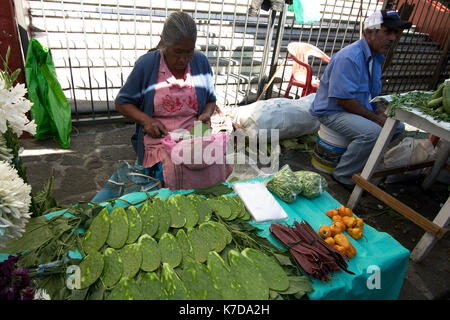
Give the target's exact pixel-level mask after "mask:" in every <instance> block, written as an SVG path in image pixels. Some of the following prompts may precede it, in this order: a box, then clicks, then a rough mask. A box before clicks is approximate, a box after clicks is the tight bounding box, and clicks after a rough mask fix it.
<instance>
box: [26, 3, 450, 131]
mask: <svg viewBox="0 0 450 320" xmlns="http://www.w3.org/2000/svg"><path fill="white" fill-rule="evenodd" d="M405 2H406V4H405ZM320 3H321V10H320V16H321V18H320V20H319V21H317V22H314V23H308V24H299V23H298V22H297V20H296V17H295V15H294V12H292V11H290V10H289V9H288V5H285V9H284V10H283V11H282V12H278V11H275V10H272V9H267V10H266V9H263V8H261V9H260V10H258V11H257V12H258V13H257V15H256V16H249V7H250V6H251V5H252V4H254V3H253V2H252V0H224V1H218V0H195V1H183V0H164V1H162V0H161V1H151V0H134V1H130V0H127V1H124V0H102V1H98V0H97V1H93V0H87V1H83V0H80V1H75V0H72V1H64V0H28V1H26V2H24V7H25V8H26V10H25V12H24V13H23V14H24V15H25V16H26V18H27V19H28V22H29V23H28V35H29V37H30V38H36V39H37V40H39V42H41V44H43V45H44V46H47V47H48V48H49V49H50V50H51V53H52V57H53V60H54V64H55V68H56V72H57V76H58V80H59V81H60V84H61V86H62V88H63V91H64V93H65V95H66V97H67V99H68V101H69V103H70V105H71V108H72V119H73V121H74V122H81V121H84V122H85V121H92V120H94V121H102V120H114V119H121V118H122V117H121V116H120V115H118V114H117V113H116V112H115V111H114V98H115V95H116V94H117V93H118V91H119V89H120V88H121V86H122V85H123V83H124V81H125V80H126V78H127V76H128V75H129V73H130V72H131V70H132V67H133V65H134V62H135V61H136V59H137V58H138V57H139V56H141V55H142V54H144V53H146V52H147V51H148V50H149V49H151V48H153V47H155V46H156V44H157V43H158V41H159V35H160V33H161V30H162V26H163V22H164V20H165V18H166V17H167V16H168V15H169V14H170V13H171V12H172V11H174V10H180V9H181V10H183V11H186V12H188V13H190V14H191V15H192V17H193V18H194V19H195V20H196V22H197V26H198V40H197V47H198V49H199V50H201V51H202V52H204V53H205V54H206V56H207V57H208V59H209V61H210V63H211V66H212V68H213V72H214V75H215V90H216V94H217V96H218V104H219V105H227V106H229V105H238V104H247V103H251V102H253V101H255V99H256V97H258V95H259V94H260V93H261V91H262V88H263V86H264V85H265V84H266V83H267V82H268V80H269V79H271V78H272V77H273V78H274V81H273V82H272V85H271V87H270V88H269V90H267V92H266V94H265V97H264V98H270V97H280V96H283V95H284V92H285V90H286V87H287V83H288V81H289V78H290V76H291V73H292V60H291V59H289V57H288V54H287V50H286V48H287V45H288V43H290V42H293V41H301V42H308V43H311V44H313V45H315V46H317V47H318V48H320V49H322V50H323V51H324V52H325V53H327V54H328V55H329V56H331V55H333V54H334V53H336V52H338V51H339V50H340V49H341V48H343V47H344V46H346V45H348V44H350V43H352V42H354V41H356V40H358V39H359V38H360V37H361V32H362V27H361V23H362V22H363V21H364V19H365V18H366V17H367V15H369V14H370V13H371V12H373V11H374V10H376V9H380V8H395V9H399V8H402V11H403V15H405V16H408V18H409V20H410V21H414V22H413V23H414V25H413V28H411V29H410V30H407V31H405V32H404V33H403V36H402V37H401V38H400V40H399V41H398V43H397V44H396V47H395V50H392V53H393V54H392V55H391V54H388V56H387V59H386V63H385V68H384V69H385V70H384V76H383V91H384V92H383V93H393V92H399V91H409V90H427V89H430V88H434V87H435V86H436V85H437V83H438V82H440V81H441V80H442V79H444V78H448V77H449V70H448V67H447V61H448V51H449V48H448V46H449V44H448V42H449V41H448V30H449V29H450V25H449V23H450V21H449V16H450V14H449V10H448V9H447V8H445V7H442V6H439V5H437V3H436V1H428V0H419V1H414V0H413V1H412V2H411V1H402V0H396V1H386V0H385V1H384V2H383V1H380V0H376V1H375V0H373V1H371V0H362V1H355V0H347V1H343V0H341V1H339V0H320ZM283 61H284V65H283V66H282V67H281V69H279V68H277V70H278V72H277V73H276V74H275V72H274V71H275V67H277V66H279V65H280V64H281V63H282V62H283ZM311 65H312V68H313V72H314V75H315V76H317V77H320V76H321V74H322V73H323V71H324V69H325V64H324V63H323V62H322V61H321V60H320V59H315V60H314V59H313V60H312V61H311ZM299 93H300V92H299V90H298V89H296V88H293V89H291V92H290V96H291V97H295V96H297V95H298V94H299Z"/></svg>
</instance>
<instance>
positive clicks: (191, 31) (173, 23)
mask: <svg viewBox="0 0 450 320" xmlns="http://www.w3.org/2000/svg"><path fill="white" fill-rule="evenodd" d="M161 39H162V41H164V44H165V45H166V46H171V45H173V44H174V43H176V42H178V41H180V40H183V39H192V40H194V42H196V41H197V25H196V24H195V21H194V19H192V17H191V16H190V15H189V14H187V13H185V12H183V11H175V12H172V13H171V14H170V15H169V16H168V17H167V19H166V21H165V22H164V27H163V31H162V34H161Z"/></svg>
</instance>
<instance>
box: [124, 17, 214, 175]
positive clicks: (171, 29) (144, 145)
mask: <svg viewBox="0 0 450 320" xmlns="http://www.w3.org/2000/svg"><path fill="white" fill-rule="evenodd" d="M196 40H197V28H196V24H195V21H194V20H193V19H192V17H191V16H189V15H188V14H186V13H184V12H173V13H172V14H171V15H170V16H169V17H168V18H167V20H166V21H165V23H164V28H163V31H162V34H161V40H160V42H159V44H158V48H157V49H156V50H150V51H149V52H148V53H146V54H144V55H143V56H141V57H140V58H139V59H138V60H137V61H136V64H135V66H134V68H133V70H132V72H131V74H130V75H129V77H128V79H127V81H126V83H125V85H124V86H123V87H122V88H121V90H120V92H119V94H118V95H117V98H116V100H115V105H116V110H117V111H118V112H120V113H121V114H123V115H124V116H125V117H127V118H128V119H130V120H132V121H134V122H136V131H135V133H134V135H133V136H132V138H131V142H132V145H133V147H134V149H135V151H136V153H137V158H138V164H139V165H142V166H143V167H144V168H147V170H148V169H150V170H148V171H150V172H149V173H150V174H152V175H153V176H156V177H157V178H158V179H160V180H164V178H165V177H163V169H167V168H168V166H169V161H168V160H167V153H165V151H164V147H163V146H162V144H161V138H162V137H164V136H165V135H167V134H168V132H172V131H174V130H175V129H186V130H190V129H191V128H192V127H193V125H194V121H202V122H204V123H207V124H210V117H211V115H212V114H213V112H214V111H215V110H216V95H215V93H214V85H213V78H212V70H211V66H210V64H209V61H208V59H207V58H206V56H205V55H204V54H202V53H201V52H199V51H196V50H195V43H196ZM163 165H165V167H166V168H163ZM148 171H147V172H148ZM166 171H169V170H166ZM167 174H168V173H167V172H166V173H164V176H166V175H167Z"/></svg>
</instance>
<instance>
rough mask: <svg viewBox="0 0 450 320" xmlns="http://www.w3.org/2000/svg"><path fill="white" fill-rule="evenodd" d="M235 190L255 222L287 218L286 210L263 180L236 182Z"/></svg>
mask: <svg viewBox="0 0 450 320" xmlns="http://www.w3.org/2000/svg"><path fill="white" fill-rule="evenodd" d="M233 190H234V192H236V193H237V194H238V195H239V197H240V198H241V200H242V201H243V202H244V204H245V206H246V208H247V210H248V211H249V212H250V214H251V215H252V217H253V219H254V221H255V222H258V223H259V222H266V221H272V220H285V219H287V218H288V216H287V214H286V212H285V211H284V209H283V208H282V207H281V205H280V204H279V203H278V201H277V200H276V199H275V197H274V196H273V195H272V194H271V193H270V191H269V190H267V187H266V185H265V184H264V183H262V182H236V183H234V184H233Z"/></svg>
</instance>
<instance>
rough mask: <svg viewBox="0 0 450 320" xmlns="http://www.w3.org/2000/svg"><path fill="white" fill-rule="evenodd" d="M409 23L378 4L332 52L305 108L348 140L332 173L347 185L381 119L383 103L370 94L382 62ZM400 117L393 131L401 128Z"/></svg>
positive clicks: (350, 184)
mask: <svg viewBox="0 0 450 320" xmlns="http://www.w3.org/2000/svg"><path fill="white" fill-rule="evenodd" d="M410 27H411V23H410V22H408V21H404V20H402V19H401V18H400V16H399V15H398V13H397V12H396V11H388V10H378V11H376V12H374V13H373V14H372V15H371V16H370V17H368V18H367V19H366V21H365V23H364V37H363V38H362V39H361V40H358V41H356V42H354V43H352V44H350V45H348V46H347V47H345V48H343V49H341V50H340V51H339V52H337V53H336V54H334V55H333V56H332V57H331V60H330V63H329V64H328V65H327V68H326V69H325V72H324V74H323V76H322V78H321V79H320V86H319V89H318V90H317V93H316V97H315V99H314V101H313V103H312V105H311V108H310V113H311V114H312V115H313V116H316V117H318V119H319V121H320V122H321V123H322V124H323V125H325V126H326V127H328V128H330V129H331V130H333V131H335V132H337V133H338V134H340V135H342V136H344V137H345V138H347V140H349V141H350V143H349V145H348V146H347V150H346V152H345V153H344V154H343V155H342V156H341V159H340V161H339V163H338V164H337V166H336V168H335V169H334V170H333V173H332V177H333V179H334V180H336V181H338V182H340V183H341V184H343V185H344V186H346V187H347V188H352V187H353V186H354V183H353V181H352V175H353V174H354V173H359V172H361V171H362V169H363V168H364V165H365V163H366V162H367V159H368V158H369V155H370V152H371V151H372V149H373V146H374V145H375V142H376V140H377V138H378V136H379V134H380V131H381V128H382V127H383V125H384V123H385V121H386V115H385V109H384V107H383V106H381V105H377V104H375V103H370V100H371V99H372V98H374V97H375V96H377V95H379V94H380V92H381V68H382V64H383V61H384V59H385V55H386V53H387V52H388V50H389V48H390V47H391V46H392V45H393V44H394V42H395V40H396V37H397V36H398V35H400V34H401V33H402V31H403V29H407V28H410ZM404 128H405V127H404V124H403V123H399V125H398V127H397V129H396V131H395V133H394V137H395V136H397V135H398V134H400V133H402V132H403V131H404Z"/></svg>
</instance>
